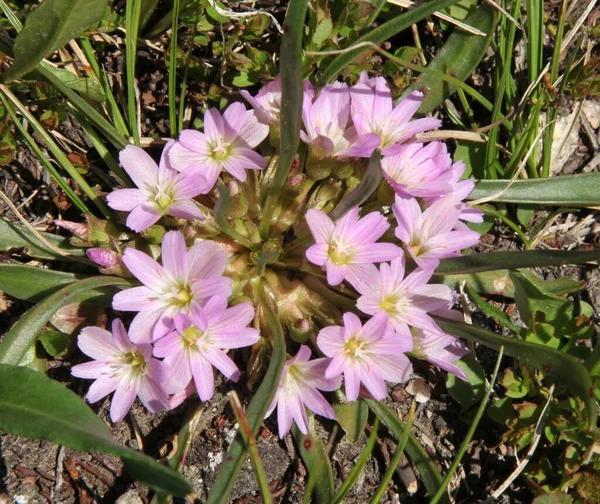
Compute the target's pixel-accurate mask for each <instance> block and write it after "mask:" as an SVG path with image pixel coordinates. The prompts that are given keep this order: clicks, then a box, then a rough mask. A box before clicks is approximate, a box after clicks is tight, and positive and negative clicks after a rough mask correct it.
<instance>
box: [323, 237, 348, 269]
mask: <svg viewBox="0 0 600 504" xmlns="http://www.w3.org/2000/svg"><path fill="white" fill-rule="evenodd" d="M353 254H354V247H353V246H352V245H351V244H349V243H344V242H343V241H342V240H332V241H331V242H330V243H329V249H328V250H327V255H328V257H329V260H330V261H331V262H332V263H334V264H337V265H338V266H343V265H344V264H348V263H349V262H350V261H351V260H352V255H353Z"/></svg>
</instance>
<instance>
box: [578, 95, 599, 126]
mask: <svg viewBox="0 0 600 504" xmlns="http://www.w3.org/2000/svg"><path fill="white" fill-rule="evenodd" d="M581 112H582V113H583V115H584V116H585V118H586V119H587V120H588V122H589V123H590V126H591V127H592V128H594V129H598V128H599V127H600V102H597V101H592V100H586V101H585V102H584V103H583V108H582V109H581Z"/></svg>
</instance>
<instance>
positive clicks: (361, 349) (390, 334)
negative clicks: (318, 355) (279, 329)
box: [317, 313, 413, 401]
mask: <svg viewBox="0 0 600 504" xmlns="http://www.w3.org/2000/svg"><path fill="white" fill-rule="evenodd" d="M317 345H318V346H319V348H320V349H321V351H322V352H323V353H324V354H325V355H326V356H327V357H331V359H332V360H331V363H330V364H329V366H328V367H327V370H326V371H325V378H335V377H336V376H339V375H341V374H343V375H344V382H345V391H346V397H347V398H348V400H349V401H356V399H358V395H359V392H360V384H361V383H363V384H364V386H365V388H366V389H367V390H368V391H369V393H370V394H371V395H372V396H373V397H374V398H375V399H377V400H382V399H385V397H386V396H387V387H386V384H385V382H386V381H389V382H393V383H401V382H404V381H406V380H407V379H408V377H409V376H410V373H411V372H412V365H411V363H410V361H409V360H408V357H406V355H404V352H409V351H410V350H411V349H412V345H413V344H412V339H411V337H410V333H409V332H408V330H404V331H403V332H401V333H398V332H395V331H394V330H393V328H392V327H391V326H390V325H389V324H388V316H387V315H386V314H385V313H379V314H378V315H376V316H375V317H373V318H371V319H369V320H368V321H367V322H366V323H365V325H364V326H363V325H362V324H361V322H360V319H359V318H358V317H357V316H356V315H354V314H353V313H344V326H343V327H341V326H329V327H325V328H323V329H321V331H320V332H319V336H318V337H317Z"/></svg>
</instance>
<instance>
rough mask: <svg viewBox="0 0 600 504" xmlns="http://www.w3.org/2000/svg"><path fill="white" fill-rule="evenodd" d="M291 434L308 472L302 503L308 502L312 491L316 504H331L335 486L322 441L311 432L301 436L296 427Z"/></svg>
mask: <svg viewBox="0 0 600 504" xmlns="http://www.w3.org/2000/svg"><path fill="white" fill-rule="evenodd" d="M292 434H293V436H294V440H295V441H296V445H297V446H298V450H299V451H300V456H301V457H302V460H303V461H304V465H305V466H306V469H307V471H308V481H307V484H306V489H305V492H306V493H305V495H304V499H303V501H304V502H309V501H308V500H307V497H308V496H310V494H311V493H313V491H314V495H315V501H316V502H317V504H331V500H332V498H333V492H334V490H335V485H334V482H333V470H332V469H331V463H330V462H329V457H328V456H327V452H326V451H325V445H324V444H323V441H321V440H320V439H319V438H318V437H317V436H316V435H314V434H313V433H312V432H311V433H310V434H308V435H305V434H302V433H301V432H300V431H299V430H298V428H297V427H296V425H294V427H293V428H292Z"/></svg>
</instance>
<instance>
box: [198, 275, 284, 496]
mask: <svg viewBox="0 0 600 504" xmlns="http://www.w3.org/2000/svg"><path fill="white" fill-rule="evenodd" d="M253 290H254V292H255V299H258V300H259V302H260V305H261V307H262V309H263V310H264V313H265V315H266V317H267V320H268V322H269V325H270V326H271V330H272V331H273V334H274V337H275V341H274V343H273V353H272V355H271V362H270V363H269V367H268V369H267V372H266V374H265V377H264V379H263V381H262V383H261V385H260V387H259V388H258V390H257V391H256V394H254V397H253V398H252V400H251V401H250V404H249V405H248V407H247V408H246V417H247V418H248V423H249V425H250V427H251V428H252V432H253V433H254V434H255V435H256V433H257V432H258V429H259V428H260V426H261V424H262V421H263V418H264V416H265V413H266V412H267V409H268V407H269V404H271V400H272V399H273V396H274V395H275V392H276V391H277V386H278V385H279V379H280V377H281V371H282V369H283V365H284V363H285V341H284V339H283V329H282V327H281V324H280V323H279V319H278V318H277V315H275V313H273V311H272V310H271V308H270V305H269V304H268V302H267V301H266V300H265V298H264V296H265V294H264V293H263V292H262V286H261V285H260V284H254V285H253ZM245 454H246V445H245V443H244V440H243V438H242V436H241V434H240V433H239V432H238V434H237V435H236V437H235V439H234V440H233V443H231V446H230V447H229V450H228V451H227V455H225V461H224V462H223V465H221V467H220V469H219V473H218V474H217V478H216V479H215V482H214V483H213V486H212V489H211V492H210V495H209V496H208V499H207V501H206V504H224V503H225V502H227V497H228V495H229V493H230V492H231V488H232V487H233V484H234V483H235V478H236V476H237V474H238V472H239V471H240V469H241V468H242V465H243V463H244V460H245Z"/></svg>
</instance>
